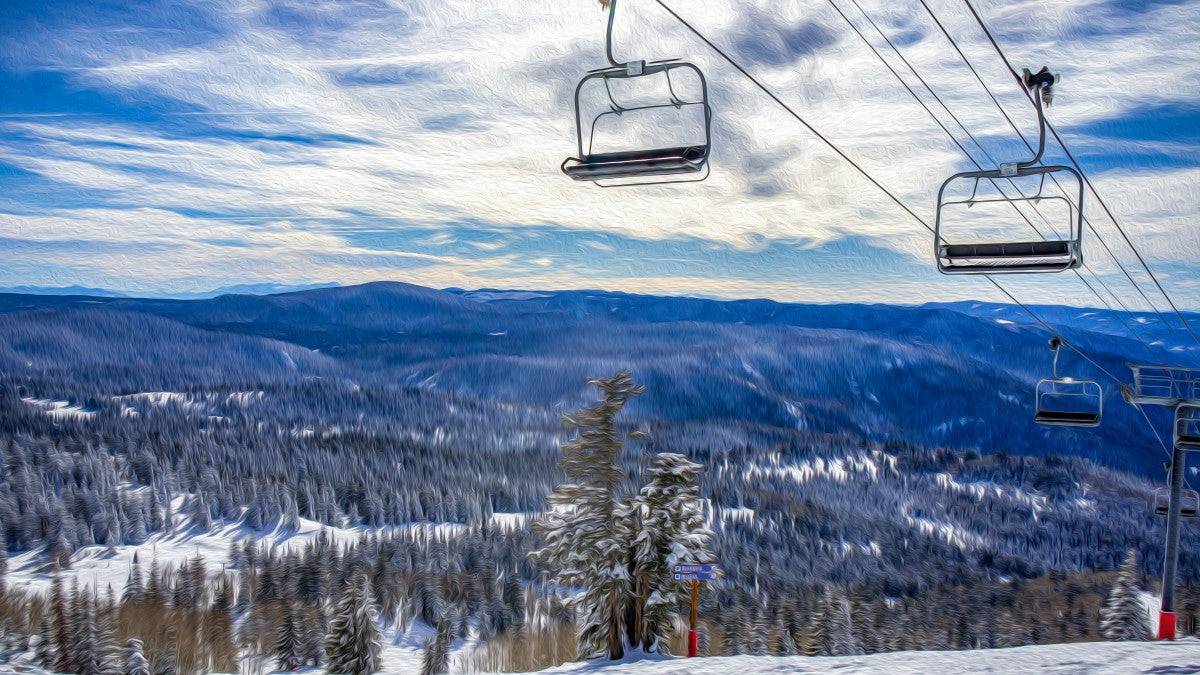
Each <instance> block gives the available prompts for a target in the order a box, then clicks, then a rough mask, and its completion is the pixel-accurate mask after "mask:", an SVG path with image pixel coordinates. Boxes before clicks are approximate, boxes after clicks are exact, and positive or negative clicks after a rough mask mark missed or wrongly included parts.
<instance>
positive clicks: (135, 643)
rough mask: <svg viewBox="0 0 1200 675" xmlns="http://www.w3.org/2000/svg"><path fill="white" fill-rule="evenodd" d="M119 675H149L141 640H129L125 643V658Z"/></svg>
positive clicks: (148, 664)
mask: <svg viewBox="0 0 1200 675" xmlns="http://www.w3.org/2000/svg"><path fill="white" fill-rule="evenodd" d="M121 675H150V662H149V661H147V660H146V653H145V650H144V648H143V646H142V641H141V640H139V639H137V638H129V640H128V641H127V642H126V643H125V658H124V665H123V666H122V668H121Z"/></svg>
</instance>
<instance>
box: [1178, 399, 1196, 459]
mask: <svg viewBox="0 0 1200 675" xmlns="http://www.w3.org/2000/svg"><path fill="white" fill-rule="evenodd" d="M1175 445H1176V446H1178V447H1181V448H1184V449H1186V450H1192V451H1200V407H1197V406H1194V405H1181V406H1179V407H1178V408H1177V409H1176V410H1175Z"/></svg>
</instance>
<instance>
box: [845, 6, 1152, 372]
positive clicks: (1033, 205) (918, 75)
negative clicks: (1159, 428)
mask: <svg viewBox="0 0 1200 675" xmlns="http://www.w3.org/2000/svg"><path fill="white" fill-rule="evenodd" d="M850 1H851V3H853V4H854V6H855V7H856V8H857V9H858V11H859V12H860V13H861V14H862V15H863V17H864V18H865V19H866V20H867V21H868V22H869V23H870V24H871V26H872V27H873V28H874V29H875V32H876V33H878V34H879V36H880V37H881V38H883V39H884V41H885V42H887V44H888V46H889V47H890V48H891V50H892V51H893V52H894V53H895V54H896V56H897V57H899V58H900V60H901V61H902V62H903V63H904V65H905V66H907V67H908V70H909V71H910V72H911V73H912V74H913V75H914V76H915V77H916V78H917V80H918V81H920V83H921V84H922V85H923V86H924V87H925V90H926V91H928V92H929V93H930V95H932V96H933V98H934V99H935V100H936V101H937V102H938V103H939V104H940V105H941V107H942V109H943V110H945V111H946V113H947V114H948V115H950V117H951V119H953V120H954V122H955V123H956V124H957V125H958V127H959V129H962V131H963V132H964V133H965V134H966V135H967V136H968V137H969V138H970V139H971V141H972V142H974V144H975V146H976V147H978V148H979V150H980V151H982V152H983V154H984V156H985V157H987V159H988V160H989V161H991V162H992V163H993V164H995V165H999V164H1000V163H999V162H998V161H996V159H995V158H994V157H992V155H991V153H989V152H988V151H987V149H986V148H984V147H983V144H982V143H980V142H979V139H977V138H976V137H975V135H974V134H972V133H971V131H970V130H969V129H967V127H966V125H965V124H963V122H962V120H960V119H959V118H958V116H957V115H955V114H954V111H952V110H951V109H950V107H949V106H948V105H946V103H945V101H943V100H942V98H941V97H940V96H939V95H938V93H937V92H936V91H934V89H933V87H931V86H930V85H929V83H928V82H927V81H926V80H925V78H924V77H922V76H921V73H920V72H918V71H917V69H916V67H915V66H913V65H912V63H911V62H909V60H908V59H907V58H905V56H904V54H903V53H902V52H901V51H900V50H899V48H897V47H896V45H895V44H894V43H893V42H892V40H891V39H890V38H889V37H888V36H887V34H885V33H884V32H883V30H881V29H880V28H879V25H878V24H876V23H875V21H874V20H873V19H872V18H871V16H870V15H869V14H868V13H867V12H866V10H864V9H863V7H862V5H860V4H859V2H858V0H850ZM828 2H829V4H830V6H831V7H833V9H834V11H836V12H837V13H838V15H840V16H841V17H842V19H843V20H844V21H845V22H846V25H848V26H850V28H851V29H852V30H853V31H854V32H855V33H856V34H857V35H858V37H859V39H861V40H862V41H863V44H865V45H866V46H867V47H868V48H869V49H870V50H871V52H872V53H874V54H875V56H876V57H877V58H878V59H879V61H880V62H881V63H883V65H884V66H885V67H887V69H888V70H889V71H890V72H891V73H892V76H893V77H895V78H896V81H897V82H899V83H900V84H901V85H902V86H903V87H904V88H905V90H907V91H908V93H909V95H910V96H912V97H913V100H915V101H916V102H917V103H918V104H920V106H921V107H922V108H923V109H924V110H925V112H926V113H928V114H929V116H930V118H932V119H933V121H934V122H935V123H937V125H938V126H939V127H941V129H942V131H944V132H945V133H946V135H947V136H948V137H949V138H950V140H951V141H953V142H954V144H955V145H956V146H958V149H959V150H961V151H962V153H963V154H964V155H966V157H967V159H968V160H970V162H971V163H972V164H974V165H975V168H977V169H980V170H982V169H983V166H982V165H980V163H979V162H978V161H976V159H975V158H974V157H973V156H972V155H971V153H970V152H969V151H968V150H967V149H966V148H965V147H964V146H963V144H962V143H960V142H959V140H958V139H957V138H955V136H954V134H952V133H951V132H950V130H949V129H948V128H946V125H945V124H943V123H942V121H941V120H940V119H939V118H938V116H937V115H935V114H934V113H933V111H932V110H930V108H929V106H928V105H926V103H925V101H923V100H922V99H921V97H920V96H918V95H917V93H916V92H915V91H913V88H912V87H911V86H909V84H908V83H907V82H905V81H904V78H902V77H900V74H899V73H897V72H896V69H895V68H894V67H892V65H891V64H890V63H888V61H887V59H885V58H884V57H883V55H882V54H880V53H879V50H878V49H876V47H875V45H873V44H871V42H870V41H869V40H868V39H867V38H866V36H865V35H863V33H862V31H861V30H859V28H858V26H856V25H854V22H853V21H851V20H850V18H849V17H847V16H846V14H845V13H844V12H843V11H842V10H841V8H840V7H838V6H837V4H836V3H835V2H834V0H828ZM1022 140H1024V138H1023V137H1022ZM1030 149H1031V150H1032V148H1030ZM988 181H989V182H990V183H991V184H992V185H993V186H994V187H995V188H996V190H997V191H998V192H999V193H1000V194H1001V195H1002V196H1003V197H1004V198H1005V199H1008V195H1007V194H1006V193H1005V192H1004V189H1003V188H1001V187H1000V186H999V185H998V184H997V183H996V180H995V179H988ZM1008 182H1009V184H1010V185H1011V186H1012V187H1013V189H1015V190H1016V191H1017V193H1018V194H1020V195H1021V197H1025V196H1026V195H1025V194H1024V193H1022V192H1021V190H1020V188H1019V187H1017V185H1016V183H1015V182H1014V181H1013V180H1012V179H1011V178H1009V179H1008ZM1008 203H1009V205H1010V206H1012V208H1013V210H1014V211H1016V212H1017V214H1018V215H1019V216H1021V218H1022V219H1023V220H1024V221H1025V222H1026V223H1027V224H1028V225H1029V227H1030V228H1031V229H1033V231H1034V232H1036V233H1037V234H1038V236H1040V237H1042V238H1043V239H1045V238H1046V236H1045V235H1044V234H1043V233H1042V231H1041V230H1039V229H1038V227H1037V226H1036V225H1034V224H1033V222H1032V221H1031V220H1030V219H1029V217H1028V216H1027V215H1026V214H1025V212H1024V211H1022V210H1021V209H1020V207H1019V206H1018V205H1017V203H1016V202H1015V201H1009V202H1008ZM1029 205H1030V207H1031V208H1032V209H1033V211H1034V213H1036V214H1037V215H1038V217H1039V218H1040V219H1041V220H1042V222H1043V223H1044V224H1045V225H1046V226H1047V227H1049V228H1050V230H1051V232H1054V234H1055V236H1059V235H1058V233H1057V231H1056V229H1055V228H1054V226H1053V225H1052V224H1051V223H1050V222H1049V221H1048V220H1047V219H1046V217H1045V215H1043V214H1042V212H1041V210H1039V209H1038V207H1037V204H1036V203H1032V202H1031V203H1030V204H1029ZM1083 267H1084V269H1085V270H1087V271H1088V272H1089V273H1090V274H1091V275H1092V277H1093V278H1094V279H1095V281H1096V282H1097V283H1099V284H1101V285H1102V286H1104V288H1105V290H1107V291H1108V292H1109V293H1110V294H1111V295H1112V296H1113V297H1114V298H1115V299H1116V300H1117V302H1118V304H1120V305H1121V306H1122V308H1123V309H1125V311H1129V310H1128V308H1127V307H1125V305H1124V303H1122V302H1121V300H1120V298H1119V297H1118V296H1117V295H1116V294H1115V293H1113V292H1112V289H1110V288H1108V287H1107V286H1106V285H1104V283H1103V280H1102V279H1101V278H1100V277H1099V275H1097V274H1096V272H1095V270H1093V269H1092V268H1091V267H1090V266H1088V265H1087V264H1086V263H1084V265H1083ZM1071 271H1072V272H1074V273H1075V276H1076V277H1078V278H1079V280H1080V281H1081V282H1082V283H1083V285H1084V286H1085V287H1087V289H1088V290H1089V291H1091V293H1092V295H1094V296H1096V299H1097V300H1099V301H1100V302H1101V303H1102V304H1103V305H1104V306H1105V308H1107V309H1108V310H1109V311H1114V312H1115V310H1113V307H1112V304H1111V303H1109V302H1108V300H1106V299H1105V298H1104V297H1103V296H1102V295H1100V293H1099V292H1098V291H1097V290H1096V289H1095V287H1093V286H1092V284H1090V283H1089V282H1088V280H1087V279H1084V278H1083V275H1081V274H1080V273H1079V270H1071ZM1117 320H1118V321H1119V322H1120V323H1121V325H1122V326H1123V327H1124V328H1125V331H1126V332H1127V333H1128V334H1129V335H1130V337H1132V338H1133V339H1135V340H1137V341H1139V342H1141V344H1142V346H1143V347H1145V348H1146V350H1147V351H1153V348H1152V347H1150V345H1149V343H1148V342H1147V341H1146V339H1145V337H1143V336H1141V335H1140V334H1138V333H1137V332H1136V331H1134V330H1133V327H1132V326H1131V325H1130V324H1129V323H1128V322H1126V320H1125V317H1123V316H1120V315H1119V314H1118V315H1117Z"/></svg>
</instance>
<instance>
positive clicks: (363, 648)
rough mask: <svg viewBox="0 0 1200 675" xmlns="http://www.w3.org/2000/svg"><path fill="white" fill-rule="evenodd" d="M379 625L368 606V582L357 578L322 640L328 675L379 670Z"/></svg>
mask: <svg viewBox="0 0 1200 675" xmlns="http://www.w3.org/2000/svg"><path fill="white" fill-rule="evenodd" d="M380 650H381V645H380V635H379V625H378V623H377V620H376V618H375V607H374V605H373V603H372V602H371V592H370V580H369V579H368V578H367V577H366V575H359V576H357V577H355V578H354V580H353V581H351V582H350V583H349V584H347V585H346V588H345V591H344V594H343V595H342V598H341V600H339V601H338V604H337V608H336V610H335V612H334V617H333V619H332V620H331V621H330V622H329V635H327V636H326V638H325V657H326V661H327V665H326V668H327V670H328V671H329V672H331V673H344V674H345V675H365V674H366V673H374V672H376V671H378V670H379V653H380Z"/></svg>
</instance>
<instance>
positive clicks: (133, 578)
mask: <svg viewBox="0 0 1200 675" xmlns="http://www.w3.org/2000/svg"><path fill="white" fill-rule="evenodd" d="M145 592H146V589H145V587H144V586H143V585H142V566H141V564H140V563H138V561H137V560H134V561H133V564H132V565H130V567H129V578H128V579H126V581H125V590H123V591H122V592H121V603H122V604H130V603H135V602H141V600H142V596H143V595H144V594H145Z"/></svg>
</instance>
